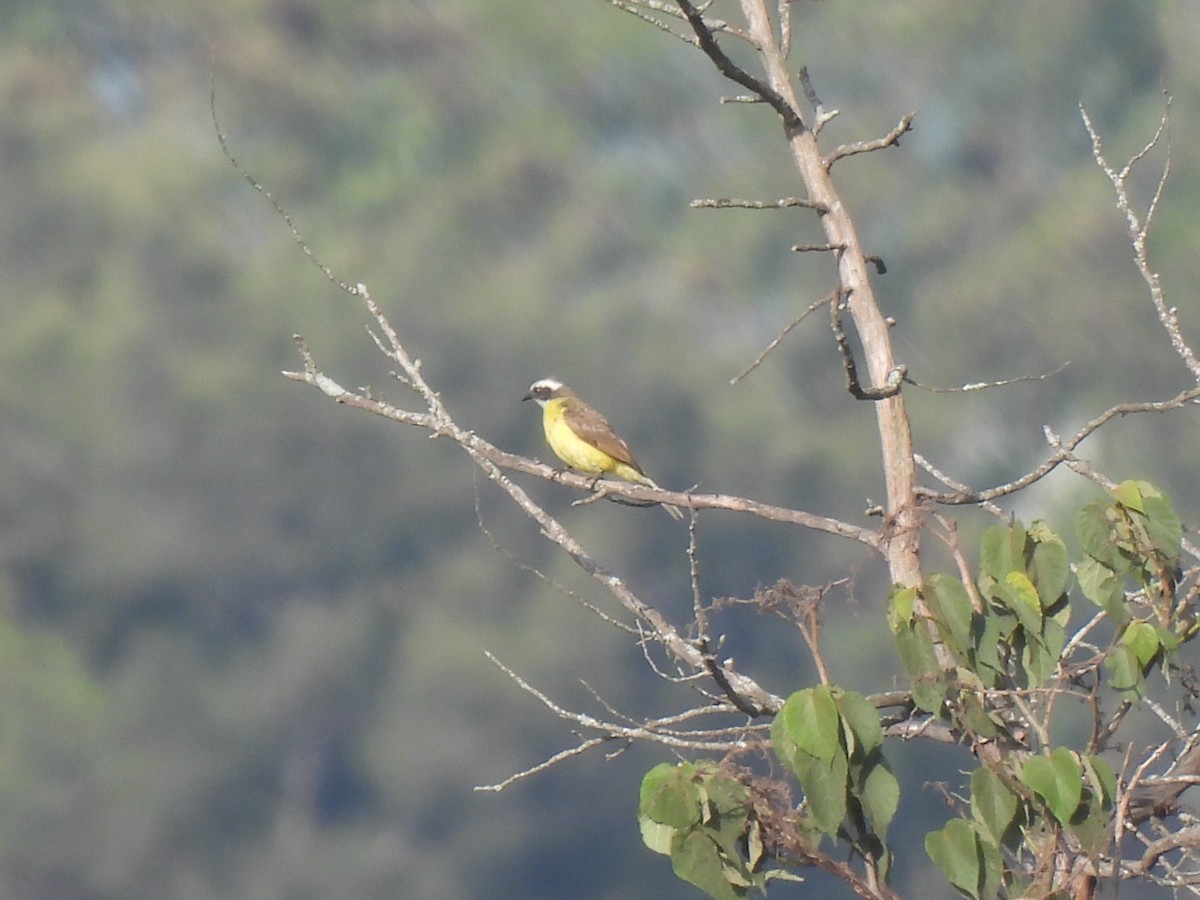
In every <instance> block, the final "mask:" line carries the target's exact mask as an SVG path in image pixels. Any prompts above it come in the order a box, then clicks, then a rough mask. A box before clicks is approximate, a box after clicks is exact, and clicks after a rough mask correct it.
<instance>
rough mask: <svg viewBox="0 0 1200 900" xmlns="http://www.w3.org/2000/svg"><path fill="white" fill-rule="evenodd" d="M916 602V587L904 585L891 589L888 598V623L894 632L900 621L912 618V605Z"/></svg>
mask: <svg viewBox="0 0 1200 900" xmlns="http://www.w3.org/2000/svg"><path fill="white" fill-rule="evenodd" d="M916 602H917V590H916V588H911V587H906V588H899V589H896V590H893V591H892V595H891V596H890V597H889V598H888V623H889V624H890V625H891V626H892V631H893V632H895V631H896V628H897V626H898V625H899V624H900V623H907V622H911V621H912V620H913V605H914V604H915V603H916Z"/></svg>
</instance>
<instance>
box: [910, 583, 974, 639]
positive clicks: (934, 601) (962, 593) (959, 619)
mask: <svg viewBox="0 0 1200 900" xmlns="http://www.w3.org/2000/svg"><path fill="white" fill-rule="evenodd" d="M921 594H922V596H923V597H924V598H925V604H926V605H927V606H928V607H929V613H930V615H931V616H933V619H934V621H935V622H937V624H938V626H939V627H940V630H941V632H942V638H943V640H945V642H946V643H947V644H949V645H950V648H951V649H952V650H954V651H955V652H956V653H958V654H959V655H964V654H966V652H967V649H968V648H969V647H970V646H971V598H970V596H969V595H968V594H967V589H966V588H965V587H963V584H962V582H961V581H959V580H958V579H957V578H951V577H949V576H948V575H941V574H938V575H934V576H933V577H931V578H930V579H929V580H928V581H927V582H926V583H925V586H924V588H923V589H922V591H921Z"/></svg>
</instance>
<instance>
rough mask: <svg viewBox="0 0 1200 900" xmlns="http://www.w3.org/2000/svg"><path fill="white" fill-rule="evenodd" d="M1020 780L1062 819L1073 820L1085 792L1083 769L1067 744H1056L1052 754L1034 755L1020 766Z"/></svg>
mask: <svg viewBox="0 0 1200 900" xmlns="http://www.w3.org/2000/svg"><path fill="white" fill-rule="evenodd" d="M1021 780H1022V781H1023V782H1025V784H1026V785H1027V786H1028V787H1029V789H1030V790H1032V791H1033V792H1034V793H1035V794H1037V795H1038V796H1040V797H1041V798H1042V799H1043V800H1045V801H1046V805H1047V806H1048V807H1050V811H1051V812H1052V813H1053V814H1054V817H1055V818H1056V819H1058V821H1059V822H1061V823H1062V824H1064V825H1066V824H1068V823H1069V822H1070V821H1071V816H1072V815H1074V813H1075V810H1076V808H1077V807H1078V806H1079V800H1080V797H1082V795H1083V771H1082V769H1081V768H1080V765H1079V762H1078V760H1076V759H1075V754H1073V753H1072V752H1071V751H1070V750H1068V749H1067V748H1066V747H1057V748H1055V750H1054V752H1053V753H1051V754H1050V755H1049V756H1035V757H1033V758H1032V759H1030V760H1029V761H1028V762H1026V763H1025V765H1024V767H1023V768H1022V769H1021Z"/></svg>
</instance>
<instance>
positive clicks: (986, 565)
mask: <svg viewBox="0 0 1200 900" xmlns="http://www.w3.org/2000/svg"><path fill="white" fill-rule="evenodd" d="M1024 555H1025V529H1024V528H1022V527H1021V523H1020V522H1017V523H1015V524H1014V525H1013V526H1012V527H1011V528H1008V527H1006V526H1004V525H993V526H992V527H991V528H989V529H988V530H987V531H985V532H984V533H983V537H982V538H981V539H980V542H979V571H980V574H981V576H982V577H983V578H985V579H990V580H991V581H992V582H997V581H1003V580H1004V576H1005V575H1007V574H1008V573H1009V572H1015V571H1018V570H1020V569H1024V568H1025V564H1024Z"/></svg>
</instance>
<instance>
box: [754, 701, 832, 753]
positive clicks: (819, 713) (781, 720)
mask: <svg viewBox="0 0 1200 900" xmlns="http://www.w3.org/2000/svg"><path fill="white" fill-rule="evenodd" d="M840 724H841V718H840V717H839V716H838V711H837V705H836V704H835V703H834V702H833V697H832V696H831V695H830V691H829V688H828V687H827V686H825V685H821V686H819V687H815V688H806V689H805V690H802V691H796V693H794V694H792V696H790V697H788V698H787V701H786V702H785V703H784V704H783V709H781V710H780V711H779V713H778V715H776V716H775V719H774V721H773V722H772V723H771V734H772V737H774V738H776V739H777V740H780V742H781V743H782V744H784V745H785V746H792V747H795V748H796V749H798V750H800V751H803V752H804V753H807V754H808V755H809V756H813V757H815V758H817V759H819V760H821V761H823V762H826V763H827V762H829V760H830V759H832V758H833V756H834V754H835V753H836V752H838V751H839V750H840V749H841V732H840V728H839V726H840ZM777 735H778V737H776V736H777Z"/></svg>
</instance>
